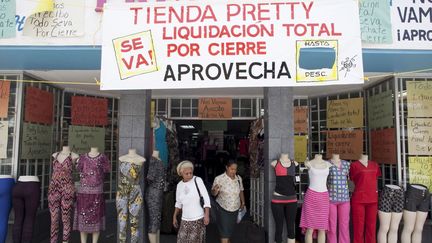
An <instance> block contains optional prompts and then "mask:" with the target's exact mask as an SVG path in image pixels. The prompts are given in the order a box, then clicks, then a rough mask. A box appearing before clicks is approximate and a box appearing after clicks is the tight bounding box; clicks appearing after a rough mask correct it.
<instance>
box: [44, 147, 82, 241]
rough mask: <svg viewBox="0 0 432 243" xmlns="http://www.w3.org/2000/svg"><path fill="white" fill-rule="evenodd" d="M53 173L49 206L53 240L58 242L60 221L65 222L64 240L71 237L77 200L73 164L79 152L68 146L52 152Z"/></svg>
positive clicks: (49, 191)
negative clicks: (72, 219) (71, 149)
mask: <svg viewBox="0 0 432 243" xmlns="http://www.w3.org/2000/svg"><path fill="white" fill-rule="evenodd" d="M52 157H53V158H54V160H53V174H52V176H51V181H50V184H49V189H48V208H49V210H50V215H51V242H58V231H59V221H60V220H61V221H62V222H63V234H62V235H63V240H62V241H63V242H64V243H67V242H68V241H69V238H70V233H71V230H72V227H71V216H72V211H73V203H74V201H75V186H74V182H73V178H72V173H73V165H74V163H75V161H76V159H78V157H79V156H78V154H75V153H72V152H71V151H70V149H69V147H68V146H64V147H63V149H62V151H60V152H56V153H53V154H52Z"/></svg>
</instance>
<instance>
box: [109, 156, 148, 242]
mask: <svg viewBox="0 0 432 243" xmlns="http://www.w3.org/2000/svg"><path fill="white" fill-rule="evenodd" d="M119 161H120V165H119V171H120V175H119V182H118V188H117V195H116V207H117V212H118V225H119V242H126V239H127V232H128V231H127V230H126V226H127V225H128V222H127V220H128V219H129V226H130V242H131V243H135V242H138V241H139V239H140V235H139V234H140V231H139V229H138V227H139V221H140V212H141V208H142V205H143V194H142V191H141V186H140V179H141V178H140V175H141V171H142V165H143V164H144V162H145V161H146V159H145V158H144V157H142V156H140V155H138V154H137V152H136V149H129V151H128V154H126V155H123V156H120V158H119Z"/></svg>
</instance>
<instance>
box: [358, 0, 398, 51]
mask: <svg viewBox="0 0 432 243" xmlns="http://www.w3.org/2000/svg"><path fill="white" fill-rule="evenodd" d="M389 3H390V1H388V0H361V1H359V8H360V30H361V31H360V32H361V37H362V41H364V42H366V43H376V44H391V43H392V42H393V41H392V25H391V19H390V4H389Z"/></svg>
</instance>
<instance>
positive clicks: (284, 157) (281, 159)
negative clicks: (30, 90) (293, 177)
mask: <svg viewBox="0 0 432 243" xmlns="http://www.w3.org/2000/svg"><path fill="white" fill-rule="evenodd" d="M277 162H278V160H273V161H272V162H271V166H273V167H275V166H276V164H277ZM279 162H280V163H281V164H282V166H283V167H290V166H291V163H293V162H294V165H295V166H297V165H298V163H297V161H292V160H291V159H290V158H289V155H288V154H281V156H280V157H279Z"/></svg>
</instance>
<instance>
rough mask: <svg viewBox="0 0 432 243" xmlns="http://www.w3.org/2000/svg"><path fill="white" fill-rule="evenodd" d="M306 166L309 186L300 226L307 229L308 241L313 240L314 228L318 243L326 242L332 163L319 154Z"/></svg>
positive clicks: (309, 242)
mask: <svg viewBox="0 0 432 243" xmlns="http://www.w3.org/2000/svg"><path fill="white" fill-rule="evenodd" d="M305 166H306V167H307V168H308V174H309V188H308V190H307V192H306V194H305V200H304V204H303V207H302V216H301V220H300V227H301V228H302V229H303V231H304V230H305V229H306V234H305V242H306V243H312V242H313V239H312V236H313V233H314V230H318V243H325V240H326V239H325V233H326V231H327V230H328V220H329V210H330V199H329V193H328V191H327V186H326V182H327V176H328V174H329V168H330V167H331V166H332V165H331V164H330V163H329V162H327V161H325V160H323V159H322V155H321V154H317V155H315V158H314V159H313V160H310V161H306V162H305Z"/></svg>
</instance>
